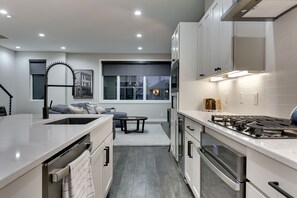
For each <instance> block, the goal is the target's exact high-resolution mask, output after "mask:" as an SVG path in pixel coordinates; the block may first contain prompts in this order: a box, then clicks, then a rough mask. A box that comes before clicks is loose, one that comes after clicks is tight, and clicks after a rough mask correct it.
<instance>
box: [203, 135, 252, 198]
mask: <svg viewBox="0 0 297 198" xmlns="http://www.w3.org/2000/svg"><path fill="white" fill-rule="evenodd" d="M198 152H199V154H200V157H201V197H202V198H244V197H245V182H246V157H245V156H244V155H242V154H240V153H239V152H237V151H235V150H234V149H232V148H230V147H228V146H227V145H225V144H224V143H222V142H221V141H219V140H217V139H216V138H214V137H212V136H210V135H209V134H207V133H205V132H203V133H202V134H201V148H200V149H198Z"/></svg>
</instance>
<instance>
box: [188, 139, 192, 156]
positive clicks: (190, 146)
mask: <svg viewBox="0 0 297 198" xmlns="http://www.w3.org/2000/svg"><path fill="white" fill-rule="evenodd" d="M192 144H193V142H191V141H188V156H189V158H193V156H192Z"/></svg>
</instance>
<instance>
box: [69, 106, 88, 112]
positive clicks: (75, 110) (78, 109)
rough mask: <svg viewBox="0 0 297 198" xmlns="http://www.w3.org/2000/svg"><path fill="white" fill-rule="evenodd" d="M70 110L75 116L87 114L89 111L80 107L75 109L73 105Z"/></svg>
mask: <svg viewBox="0 0 297 198" xmlns="http://www.w3.org/2000/svg"><path fill="white" fill-rule="evenodd" d="M68 108H69V109H70V111H71V112H72V113H73V114H87V111H86V110H84V109H83V108H80V107H74V106H72V105H69V106H68Z"/></svg>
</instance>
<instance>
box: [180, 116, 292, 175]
mask: <svg viewBox="0 0 297 198" xmlns="http://www.w3.org/2000/svg"><path fill="white" fill-rule="evenodd" d="M178 113H180V114H182V115H184V116H186V117H188V118H190V119H192V120H194V121H196V122H198V123H200V124H202V125H204V126H205V127H208V128H210V129H212V130H214V131H216V132H218V133H220V134H222V135H224V136H226V137H228V138H230V139H232V140H235V141H236V142H238V143H241V144H243V145H245V146H247V147H249V148H251V149H254V150H256V151H258V152H260V153H262V154H264V155H267V156H269V157H270V158H272V159H275V160H277V161H279V162H281V163H283V164H286V165H287V166H289V167H291V168H293V169H295V170H297V139H256V138H252V137H248V136H246V135H243V134H240V133H238V132H236V131H233V130H230V129H227V128H224V127H222V126H219V125H217V124H214V123H212V122H209V120H210V119H211V115H220V114H230V113H227V112H204V111H182V110H181V111H178ZM230 115H232V114H230Z"/></svg>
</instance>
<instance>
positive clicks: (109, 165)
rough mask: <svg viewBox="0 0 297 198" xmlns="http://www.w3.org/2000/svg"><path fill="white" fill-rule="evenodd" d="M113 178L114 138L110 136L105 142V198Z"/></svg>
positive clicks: (103, 183) (103, 182)
mask: <svg viewBox="0 0 297 198" xmlns="http://www.w3.org/2000/svg"><path fill="white" fill-rule="evenodd" d="M112 176H113V136H112V134H110V135H109V136H108V138H107V139H106V140H105V141H104V153H103V177H102V178H103V180H102V189H103V197H106V196H107V194H108V191H109V189H110V187H111V183H112Z"/></svg>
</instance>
